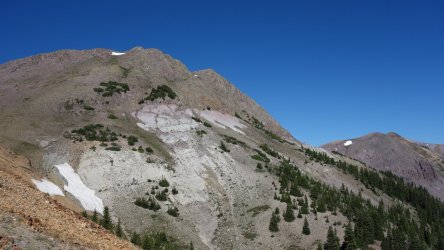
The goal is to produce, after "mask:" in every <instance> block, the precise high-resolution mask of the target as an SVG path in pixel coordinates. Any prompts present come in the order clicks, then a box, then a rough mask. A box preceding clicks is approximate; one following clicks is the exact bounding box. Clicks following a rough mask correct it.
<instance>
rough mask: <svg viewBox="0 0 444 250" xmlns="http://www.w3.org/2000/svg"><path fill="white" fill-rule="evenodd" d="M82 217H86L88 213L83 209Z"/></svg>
mask: <svg viewBox="0 0 444 250" xmlns="http://www.w3.org/2000/svg"><path fill="white" fill-rule="evenodd" d="M82 217H83V218H87V219H88V213H87V212H86V211H85V210H83V212H82Z"/></svg>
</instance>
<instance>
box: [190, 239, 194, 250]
mask: <svg viewBox="0 0 444 250" xmlns="http://www.w3.org/2000/svg"><path fill="white" fill-rule="evenodd" d="M190 250H194V246H193V242H192V241H190Z"/></svg>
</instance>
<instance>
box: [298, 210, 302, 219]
mask: <svg viewBox="0 0 444 250" xmlns="http://www.w3.org/2000/svg"><path fill="white" fill-rule="evenodd" d="M298 218H299V219H300V218H302V214H301V209H299V212H298Z"/></svg>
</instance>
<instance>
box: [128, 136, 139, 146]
mask: <svg viewBox="0 0 444 250" xmlns="http://www.w3.org/2000/svg"><path fill="white" fill-rule="evenodd" d="M127 141H128V145H130V146H134V144H136V143H137V142H138V141H139V139H138V138H137V137H135V136H134V135H130V136H128V138H127Z"/></svg>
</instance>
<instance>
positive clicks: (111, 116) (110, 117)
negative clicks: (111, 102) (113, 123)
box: [107, 114, 117, 120]
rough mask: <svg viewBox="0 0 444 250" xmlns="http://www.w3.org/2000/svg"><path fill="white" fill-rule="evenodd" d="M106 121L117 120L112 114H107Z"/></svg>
mask: <svg viewBox="0 0 444 250" xmlns="http://www.w3.org/2000/svg"><path fill="white" fill-rule="evenodd" d="M107 117H108V119H113V120H114V119H117V116H115V115H114V114H108V116H107Z"/></svg>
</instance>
